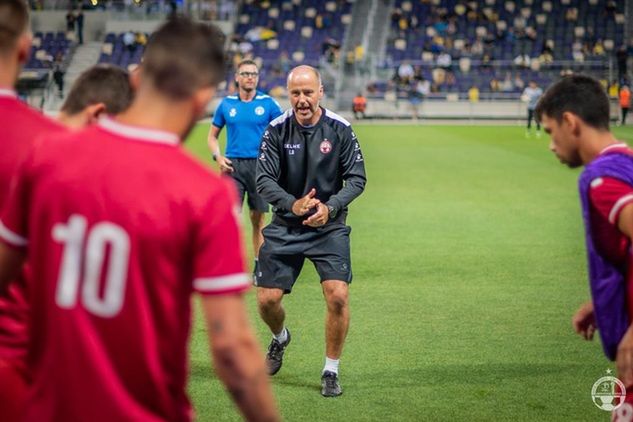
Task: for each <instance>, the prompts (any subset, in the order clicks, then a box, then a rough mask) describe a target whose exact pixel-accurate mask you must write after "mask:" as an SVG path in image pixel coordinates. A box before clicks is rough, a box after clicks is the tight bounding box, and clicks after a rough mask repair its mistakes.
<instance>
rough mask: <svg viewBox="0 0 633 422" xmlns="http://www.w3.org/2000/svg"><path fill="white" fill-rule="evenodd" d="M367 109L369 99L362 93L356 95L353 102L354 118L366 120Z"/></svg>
mask: <svg viewBox="0 0 633 422" xmlns="http://www.w3.org/2000/svg"><path fill="white" fill-rule="evenodd" d="M366 109H367V98H365V96H364V95H363V93H362V92H359V93H358V94H356V96H355V97H354V99H353V100H352V112H353V113H354V117H355V118H357V119H361V118H362V119H364V118H365V117H366V116H365V110H366Z"/></svg>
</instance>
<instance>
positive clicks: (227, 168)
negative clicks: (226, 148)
mask: <svg viewBox="0 0 633 422" xmlns="http://www.w3.org/2000/svg"><path fill="white" fill-rule="evenodd" d="M220 132H222V128H219V127H217V126H215V125H213V124H212V125H211V128H210V129H209V135H208V136H207V145H208V147H209V151H211V155H213V159H214V160H215V161H217V162H218V166H219V167H220V171H221V172H222V173H233V166H232V165H231V164H233V163H232V162H231V160H229V159H228V158H226V157H224V156H223V155H222V153H220V143H219V142H218V136H220Z"/></svg>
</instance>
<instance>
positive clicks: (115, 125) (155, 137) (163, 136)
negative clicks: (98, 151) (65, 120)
mask: <svg viewBox="0 0 633 422" xmlns="http://www.w3.org/2000/svg"><path fill="white" fill-rule="evenodd" d="M98 125H99V127H101V128H102V129H103V130H106V131H108V132H110V133H114V134H116V135H119V136H124V137H126V138H132V139H135V140H139V141H146V142H158V143H161V144H168V145H178V144H179V143H180V138H179V137H178V135H176V134H175V133H171V132H166V131H164V130H157V129H148V128H144V127H139V126H131V125H126V124H123V123H120V122H117V121H116V120H114V119H111V118H109V117H103V118H101V119H99V123H98Z"/></svg>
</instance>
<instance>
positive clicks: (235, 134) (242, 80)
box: [207, 60, 283, 264]
mask: <svg viewBox="0 0 633 422" xmlns="http://www.w3.org/2000/svg"><path fill="white" fill-rule="evenodd" d="M258 80H259V71H258V68H257V64H255V62H254V61H252V60H244V61H242V62H241V63H240V64H239V65H238V66H237V72H236V73H235V83H236V84H237V89H238V92H237V94H236V95H229V96H228V97H226V98H224V99H223V100H222V101H221V102H220V104H219V105H218V108H217V109H216V110H215V114H214V116H213V123H212V124H211V129H210V130H209V137H208V139H207V142H208V145H209V149H210V150H211V153H212V154H213V160H215V161H217V163H218V166H219V168H220V171H221V172H222V173H224V174H228V175H230V176H231V177H233V180H235V185H236V186H237V190H238V193H239V200H240V204H243V203H244V196H246V194H247V193H248V198H247V201H248V207H249V209H250V219H251V224H252V227H253V235H252V237H253V254H254V255H255V263H256V264H257V256H258V254H259V248H260V247H261V245H262V243H264V238H263V237H262V232H261V231H262V228H263V227H264V214H265V213H266V212H268V204H267V203H266V201H265V200H264V199H263V198H262V197H261V196H260V195H259V194H258V193H257V189H256V186H255V170H256V168H257V155H258V153H259V146H260V143H261V139H262V134H263V133H264V130H266V126H268V123H270V122H271V121H272V120H274V119H275V118H277V116H280V115H281V114H282V113H283V110H282V109H281V106H280V105H279V103H278V102H277V101H275V100H274V99H273V98H272V97H270V96H268V95H265V94H263V93H262V92H259V91H257V82H258ZM224 126H226V127H227V130H228V133H227V142H226V151H225V155H224V156H223V155H222V154H221V153H220V147H219V144H218V136H219V134H220V131H222V128H223V127H224Z"/></svg>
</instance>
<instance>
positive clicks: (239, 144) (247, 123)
mask: <svg viewBox="0 0 633 422" xmlns="http://www.w3.org/2000/svg"><path fill="white" fill-rule="evenodd" d="M281 114H283V110H282V109H281V106H280V105H279V103H278V102H277V101H275V99H274V98H272V97H270V96H269V95H266V94H263V93H261V92H259V91H258V92H257V94H256V95H255V98H253V99H252V100H251V101H248V102H245V101H242V100H240V97H239V96H238V95H229V96H228V97H225V98H224V99H223V100H222V101H221V102H220V104H219V105H218V108H217V109H216V110H215V114H214V115H213V126H215V127H217V128H219V129H222V128H223V127H224V126H226V128H227V132H228V133H227V141H226V152H225V154H224V155H225V156H226V157H228V158H257V155H258V153H259V145H260V143H261V140H262V134H263V133H264V130H266V127H267V126H268V123H270V122H271V120H274V119H275V118H277V116H280V115H281Z"/></svg>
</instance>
